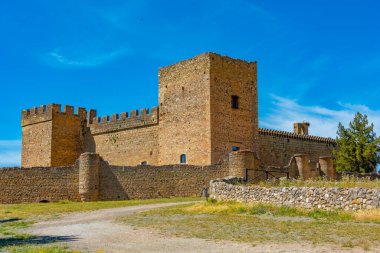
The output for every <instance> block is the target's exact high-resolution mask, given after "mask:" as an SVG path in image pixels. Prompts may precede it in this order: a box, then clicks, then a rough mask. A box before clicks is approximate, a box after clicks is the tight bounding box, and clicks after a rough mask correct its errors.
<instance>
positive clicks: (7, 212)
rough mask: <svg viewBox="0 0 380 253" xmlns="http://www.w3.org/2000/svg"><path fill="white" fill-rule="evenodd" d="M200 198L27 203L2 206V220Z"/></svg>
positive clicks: (0, 217)
mask: <svg viewBox="0 0 380 253" xmlns="http://www.w3.org/2000/svg"><path fill="white" fill-rule="evenodd" d="M199 199H200V198H166V199H146V200H122V201H97V202H71V201H60V202H53V203H26V204H0V219H6V218H19V219H31V218H35V217H36V216H44V218H54V217H56V216H57V215H59V214H63V213H69V212H83V211H93V210H99V209H105V208H115V207H124V206H134V205H144V204H154V203H168V202H181V201H192V200H199Z"/></svg>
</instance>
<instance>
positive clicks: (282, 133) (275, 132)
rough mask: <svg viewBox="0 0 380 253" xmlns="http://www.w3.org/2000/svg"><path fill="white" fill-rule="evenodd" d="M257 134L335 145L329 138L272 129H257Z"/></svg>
mask: <svg viewBox="0 0 380 253" xmlns="http://www.w3.org/2000/svg"><path fill="white" fill-rule="evenodd" d="M259 134H261V135H272V136H278V137H283V138H291V139H298V140H302V141H312V142H320V143H326V144H335V140H334V139H332V138H329V137H320V136H313V135H305V134H296V133H291V132H286V131H279V130H273V129H265V128H259Z"/></svg>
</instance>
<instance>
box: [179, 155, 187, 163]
mask: <svg viewBox="0 0 380 253" xmlns="http://www.w3.org/2000/svg"><path fill="white" fill-rule="evenodd" d="M180 163H186V155H185V154H182V155H181V157H180Z"/></svg>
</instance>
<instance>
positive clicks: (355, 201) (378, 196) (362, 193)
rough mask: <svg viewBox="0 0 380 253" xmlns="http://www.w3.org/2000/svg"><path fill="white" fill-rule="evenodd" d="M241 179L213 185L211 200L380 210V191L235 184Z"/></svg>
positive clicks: (215, 182)
mask: <svg viewBox="0 0 380 253" xmlns="http://www.w3.org/2000/svg"><path fill="white" fill-rule="evenodd" d="M240 181H241V178H236V177H229V178H225V179H218V180H212V181H211V182H210V197H211V198H214V199H216V200H219V201H238V202H248V203H250V202H260V203H270V204H275V205H285V206H290V207H301V208H307V209H311V208H319V209H326V210H332V209H344V210H358V209H373V208H380V189H379V188H377V189H371V188H320V187H282V188H280V187H272V188H264V187H259V186H242V185H234V183H236V182H240Z"/></svg>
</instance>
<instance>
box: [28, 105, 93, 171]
mask: <svg viewBox="0 0 380 253" xmlns="http://www.w3.org/2000/svg"><path fill="white" fill-rule="evenodd" d="M86 115H87V111H86V109H84V108H80V107H79V108H78V109H77V111H76V113H74V107H73V106H68V105H65V106H64V109H63V111H61V105H59V104H50V105H47V106H45V105H42V106H40V107H38V108H36V107H34V108H31V109H28V110H23V111H22V116H21V126H22V159H21V160H22V161H21V165H22V167H34V166H45V167H49V166H66V165H72V164H74V163H75V160H76V159H77V158H78V157H79V155H80V154H81V153H82V152H83V151H84V137H83V134H84V129H85V127H86V122H87V120H86Z"/></svg>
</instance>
